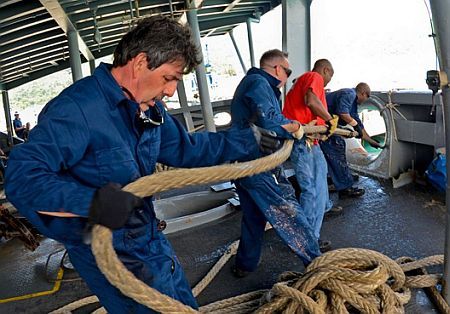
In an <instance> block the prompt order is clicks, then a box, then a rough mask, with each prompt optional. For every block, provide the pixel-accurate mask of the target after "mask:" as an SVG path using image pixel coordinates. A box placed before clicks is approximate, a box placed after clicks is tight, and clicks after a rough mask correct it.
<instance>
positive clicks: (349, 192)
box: [339, 187, 366, 198]
mask: <svg viewBox="0 0 450 314" xmlns="http://www.w3.org/2000/svg"><path fill="white" fill-rule="evenodd" d="M364 193H366V190H364V189H360V188H354V187H351V188H348V189H345V190H340V191H339V198H347V197H360V196H363V195H364Z"/></svg>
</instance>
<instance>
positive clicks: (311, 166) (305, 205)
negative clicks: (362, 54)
mask: <svg viewBox="0 0 450 314" xmlns="http://www.w3.org/2000/svg"><path fill="white" fill-rule="evenodd" d="M333 74H334V70H333V66H332V65H331V63H330V61H328V60H327V59H320V60H317V61H316V63H315V64H314V68H313V69H312V71H310V72H306V73H304V74H303V75H302V76H300V77H299V78H298V79H297V80H296V82H295V84H294V86H293V87H292V88H291V89H290V90H289V93H288V94H287V96H286V102H285V105H284V108H283V114H284V115H285V116H286V118H288V119H291V120H297V121H298V122H300V123H302V124H314V122H315V124H317V125H326V126H328V130H329V132H328V133H329V134H328V135H330V133H331V131H332V130H333V129H335V127H336V124H337V119H333V117H332V116H331V115H330V114H329V113H328V110H327V101H326V98H325V89H324V88H325V86H327V84H328V83H329V82H330V80H331V78H332V77H333ZM291 161H292V162H293V164H294V170H295V176H296V178H297V181H298V184H299V185H300V188H301V194H300V197H299V202H300V206H301V208H302V209H303V211H304V214H305V215H306V217H307V218H308V220H309V223H310V224H311V226H312V227H313V230H314V235H315V236H316V237H317V240H318V241H319V246H320V247H321V250H322V251H326V250H328V249H329V248H330V244H331V243H330V242H329V241H321V240H320V229H321V227H322V220H323V216H324V213H325V209H326V207H327V205H328V201H329V195H328V185H327V163H326V160H325V157H324V155H323V153H322V150H321V149H320V146H319V145H318V140H311V139H306V138H305V137H304V138H303V139H301V140H298V141H295V143H294V148H293V149H292V153H291Z"/></svg>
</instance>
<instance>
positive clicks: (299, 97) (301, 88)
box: [283, 72, 328, 125]
mask: <svg viewBox="0 0 450 314" xmlns="http://www.w3.org/2000/svg"><path fill="white" fill-rule="evenodd" d="M323 83H324V82H323V78H322V76H321V75H320V74H319V73H317V72H306V73H305V74H303V75H302V76H300V77H299V78H298V79H297V81H296V82H295V84H294V86H292V87H291V89H290V90H289V92H288V94H287V95H286V99H285V102H284V108H283V114H284V116H285V117H286V118H288V119H291V120H297V121H298V122H300V123H302V124H306V123H309V122H311V121H312V120H317V124H316V125H325V121H324V120H323V119H322V118H320V117H318V116H316V115H315V114H314V113H312V112H311V110H310V109H309V107H308V106H307V105H306V103H305V96H306V92H307V91H308V90H309V89H311V91H312V92H313V93H314V95H316V96H317V98H319V99H320V101H321V102H322V104H323V106H324V107H325V109H327V110H328V106H327V100H326V98H325V89H324V86H323Z"/></svg>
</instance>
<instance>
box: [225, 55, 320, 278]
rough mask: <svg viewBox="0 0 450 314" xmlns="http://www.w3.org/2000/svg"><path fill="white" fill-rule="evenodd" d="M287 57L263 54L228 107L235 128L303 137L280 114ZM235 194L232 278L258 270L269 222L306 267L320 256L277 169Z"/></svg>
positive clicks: (247, 182) (241, 182)
mask: <svg viewBox="0 0 450 314" xmlns="http://www.w3.org/2000/svg"><path fill="white" fill-rule="evenodd" d="M287 57H288V55H287V53H285V52H283V51H280V50H278V49H274V50H269V51H267V52H265V53H264V54H263V55H262V57H261V60H260V68H259V69H258V68H251V69H250V70H249V71H248V72H247V75H246V76H245V77H244V78H243V79H242V81H241V82H240V83H239V86H238V87H237V89H236V92H235V94H234V97H233V100H232V102H231V118H232V125H233V126H238V127H240V128H243V127H248V126H249V124H250V123H254V124H255V125H257V126H259V127H261V128H264V129H267V130H271V131H273V132H275V133H276V134H277V135H278V136H279V137H280V138H285V139H287V138H293V137H296V138H302V136H303V131H302V128H301V126H300V124H299V123H298V122H296V121H291V120H288V119H286V118H285V117H284V116H283V115H282V114H281V103H280V95H281V92H280V90H279V88H281V87H283V86H284V85H285V84H286V81H287V79H288V77H289V75H290V74H291V72H292V71H291V70H290V69H289V61H288V59H287ZM236 189H237V193H238V195H239V200H240V203H241V208H242V215H243V216H242V225H241V239H240V242H239V248H238V251H237V255H236V261H235V265H234V266H233V268H232V271H233V273H234V274H235V276H237V277H244V276H246V275H247V274H249V273H250V272H252V271H255V270H256V268H257V266H258V263H259V260H260V256H261V248H262V241H263V236H264V228H265V225H266V222H267V221H269V222H270V224H271V225H272V226H273V227H274V229H275V230H276V232H277V233H278V234H279V236H280V237H281V238H282V239H283V240H284V242H285V243H286V244H287V245H288V246H289V247H290V248H291V249H292V250H293V251H294V252H295V253H296V254H297V255H298V256H299V257H300V258H301V259H302V261H303V262H304V263H305V264H308V263H310V262H311V260H312V259H314V258H315V257H317V256H318V255H320V251H319V246H318V243H317V241H316V240H315V238H314V235H313V232H312V229H311V226H310V225H309V223H308V221H307V219H306V218H305V217H304V216H303V214H302V211H301V210H300V208H299V203H298V201H297V200H296V199H295V194H294V190H293V188H292V186H291V185H290V183H289V181H288V180H287V179H286V177H285V176H284V173H283V169H282V168H281V167H279V168H278V169H275V170H273V171H272V172H266V173H262V174H258V175H255V176H251V177H247V178H244V179H240V180H237V181H236Z"/></svg>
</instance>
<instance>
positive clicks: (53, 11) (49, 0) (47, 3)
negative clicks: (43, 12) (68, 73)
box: [39, 0, 94, 60]
mask: <svg viewBox="0 0 450 314" xmlns="http://www.w3.org/2000/svg"><path fill="white" fill-rule="evenodd" d="M39 1H40V2H41V4H42V5H43V6H44V7H45V8H46V9H47V11H48V12H49V13H50V15H51V16H52V17H53V19H54V20H55V21H56V23H58V25H59V27H61V29H62V30H63V31H64V33H65V34H66V35H67V34H68V33H69V32H76V35H77V39H78V49H79V50H80V52H81V54H82V55H83V56H84V57H85V58H86V59H87V60H94V55H93V54H92V52H91V51H90V50H89V48H88V46H87V45H86V43H85V42H84V40H83V38H81V36H80V34H79V33H78V30H77V29H76V28H75V26H74V25H73V24H72V22H71V21H70V19H69V17H68V16H67V14H66V12H65V11H64V9H63V8H62V6H61V5H60V4H59V2H58V0H39Z"/></svg>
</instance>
